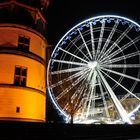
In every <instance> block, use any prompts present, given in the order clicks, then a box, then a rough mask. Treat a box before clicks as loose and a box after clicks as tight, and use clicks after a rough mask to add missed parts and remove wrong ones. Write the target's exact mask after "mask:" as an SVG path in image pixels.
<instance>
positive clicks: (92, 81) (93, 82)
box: [86, 70, 97, 118]
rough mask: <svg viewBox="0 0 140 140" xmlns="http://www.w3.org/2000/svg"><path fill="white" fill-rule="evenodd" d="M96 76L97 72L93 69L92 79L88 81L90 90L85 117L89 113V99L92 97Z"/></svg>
mask: <svg viewBox="0 0 140 140" xmlns="http://www.w3.org/2000/svg"><path fill="white" fill-rule="evenodd" d="M96 77H97V72H96V70H94V73H93V76H92V79H91V82H90V83H91V90H90V93H89V98H88V106H87V112H86V118H87V117H88V115H89V110H90V105H91V101H92V99H93V98H94V96H93V91H94V87H95V83H96Z"/></svg>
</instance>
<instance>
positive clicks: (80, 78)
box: [56, 72, 87, 101]
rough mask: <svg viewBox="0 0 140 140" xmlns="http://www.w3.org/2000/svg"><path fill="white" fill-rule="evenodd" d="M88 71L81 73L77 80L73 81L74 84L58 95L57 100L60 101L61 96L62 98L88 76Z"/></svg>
mask: <svg viewBox="0 0 140 140" xmlns="http://www.w3.org/2000/svg"><path fill="white" fill-rule="evenodd" d="M86 74H87V72H85V73H84V74H83V75H81V76H80V77H79V78H77V80H75V81H74V82H73V84H72V85H70V86H68V87H67V88H66V89H65V90H63V92H61V93H60V94H59V95H58V96H57V97H56V100H57V101H58V100H59V99H60V98H62V97H63V96H64V95H66V94H67V93H68V92H69V91H70V90H71V89H72V88H73V87H75V86H76V85H77V84H79V83H80V82H81V81H82V80H83V79H85V78H86Z"/></svg>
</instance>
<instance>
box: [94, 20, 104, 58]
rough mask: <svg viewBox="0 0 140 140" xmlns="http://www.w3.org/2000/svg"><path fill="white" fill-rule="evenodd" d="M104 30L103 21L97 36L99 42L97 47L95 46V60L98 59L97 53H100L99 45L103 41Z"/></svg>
mask: <svg viewBox="0 0 140 140" xmlns="http://www.w3.org/2000/svg"><path fill="white" fill-rule="evenodd" d="M104 28H105V21H104V20H103V21H102V27H101V31H100V36H99V41H98V46H97V51H96V55H95V58H96V59H98V55H99V52H100V51H101V44H102V41H103V34H104Z"/></svg>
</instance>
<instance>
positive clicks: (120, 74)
mask: <svg viewBox="0 0 140 140" xmlns="http://www.w3.org/2000/svg"><path fill="white" fill-rule="evenodd" d="M101 69H102V70H105V71H108V72H111V73H113V74H116V75H119V76H122V77H125V78H128V79H131V80H134V81H138V82H140V79H139V78H136V77H133V76H130V75H127V74H123V73H120V72H117V71H114V70H110V69H106V68H103V67H101Z"/></svg>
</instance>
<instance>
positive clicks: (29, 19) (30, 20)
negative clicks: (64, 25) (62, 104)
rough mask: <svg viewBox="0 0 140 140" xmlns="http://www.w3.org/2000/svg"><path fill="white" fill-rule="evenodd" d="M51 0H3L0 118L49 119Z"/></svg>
mask: <svg viewBox="0 0 140 140" xmlns="http://www.w3.org/2000/svg"><path fill="white" fill-rule="evenodd" d="M48 4H49V0H30V1H28V0H1V1H0V120H16V121H33V122H45V120H46V48H47V47H48V44H47V41H46V38H45V31H46V23H47V22H46V19H45V10H46V8H47V6H48Z"/></svg>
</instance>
